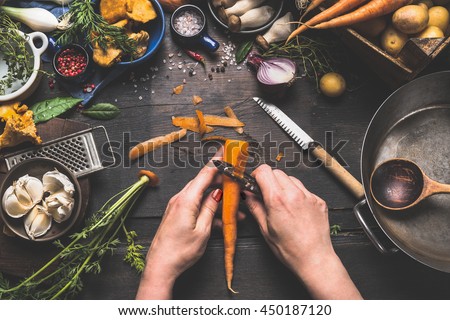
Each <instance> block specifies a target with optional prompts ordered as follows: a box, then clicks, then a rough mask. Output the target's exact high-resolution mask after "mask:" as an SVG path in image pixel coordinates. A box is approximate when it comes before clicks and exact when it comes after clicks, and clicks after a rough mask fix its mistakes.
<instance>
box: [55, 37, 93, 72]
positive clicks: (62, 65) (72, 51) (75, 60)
mask: <svg viewBox="0 0 450 320" xmlns="http://www.w3.org/2000/svg"><path fill="white" fill-rule="evenodd" d="M88 64H89V55H88V53H87V52H86V50H85V49H84V48H83V47H81V46H79V45H76V44H72V45H69V46H66V47H63V48H61V49H60V50H59V51H58V52H57V53H56V54H55V57H54V58H53V68H54V69H55V71H56V73H57V74H58V75H59V76H61V77H63V78H65V79H71V80H75V79H77V80H78V79H79V78H81V76H82V75H84V74H86V69H87V68H88ZM80 80H84V79H80Z"/></svg>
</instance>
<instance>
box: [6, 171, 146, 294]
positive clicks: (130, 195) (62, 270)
mask: <svg viewBox="0 0 450 320" xmlns="http://www.w3.org/2000/svg"><path fill="white" fill-rule="evenodd" d="M149 181H150V179H149V178H148V177H147V176H145V175H143V176H141V177H140V179H139V181H137V182H136V183H134V184H133V185H131V186H130V187H128V188H127V189H125V190H123V191H121V192H119V193H118V194H116V195H115V196H113V197H112V198H111V199H109V200H108V201H107V202H106V203H105V204H104V205H103V207H102V208H100V210H98V211H97V212H95V213H94V214H93V215H92V216H91V217H89V218H88V219H87V221H86V226H85V227H84V228H83V229H82V230H81V231H80V232H78V233H74V234H72V235H71V236H70V238H71V240H72V241H71V242H70V243H69V244H68V245H64V244H63V243H62V242H61V241H55V245H56V246H57V247H58V248H60V249H61V250H60V251H59V253H58V254H56V255H55V256H54V257H53V258H52V259H50V260H49V261H48V262H47V263H46V264H45V265H44V266H43V267H42V268H41V269H39V270H38V271H36V272H34V273H33V274H32V275H31V276H29V277H28V278H26V279H24V280H23V281H21V282H20V283H19V284H17V285H15V286H11V285H10V284H9V282H8V281H7V280H6V279H5V278H4V277H3V275H2V274H1V273H0V299H48V300H50V299H60V298H69V297H72V296H74V295H76V294H78V293H79V292H80V291H81V290H82V289H83V282H82V279H81V276H82V275H83V274H85V273H94V274H98V273H100V272H101V270H102V268H101V264H100V263H101V260H102V258H103V257H104V256H105V255H106V254H113V253H114V250H115V249H116V248H117V246H118V244H119V243H120V241H119V239H118V233H119V232H120V231H121V230H124V231H125V235H126V237H127V242H128V249H127V253H126V255H125V259H124V260H125V261H126V262H128V263H129V264H130V265H132V266H133V267H135V268H136V269H137V270H138V271H142V270H143V268H144V256H143V254H142V253H141V252H140V251H141V250H142V249H143V247H142V246H140V245H136V244H135V242H134V238H135V237H136V233H135V232H134V231H128V230H126V228H125V227H124V223H125V220H126V218H127V217H128V215H129V214H130V212H131V209H132V208H133V205H134V204H135V202H136V200H137V199H138V198H139V195H140V194H141V193H142V191H143V189H144V187H145V186H146V185H147V184H148V183H149ZM54 266H56V268H53V267H54ZM52 270H53V271H52Z"/></svg>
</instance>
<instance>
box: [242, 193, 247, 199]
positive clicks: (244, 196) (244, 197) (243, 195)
mask: <svg viewBox="0 0 450 320" xmlns="http://www.w3.org/2000/svg"><path fill="white" fill-rule="evenodd" d="M240 194H241V199H242V200H245V199H247V195H246V194H245V192H241V193H240Z"/></svg>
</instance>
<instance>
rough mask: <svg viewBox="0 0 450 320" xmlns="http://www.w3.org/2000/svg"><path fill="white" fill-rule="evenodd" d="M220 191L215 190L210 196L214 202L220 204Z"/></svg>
mask: <svg viewBox="0 0 450 320" xmlns="http://www.w3.org/2000/svg"><path fill="white" fill-rule="evenodd" d="M222 194H223V192H222V190H220V189H216V190H214V191H213V193H212V194H211V197H212V198H213V199H214V200H215V201H216V202H220V200H222Z"/></svg>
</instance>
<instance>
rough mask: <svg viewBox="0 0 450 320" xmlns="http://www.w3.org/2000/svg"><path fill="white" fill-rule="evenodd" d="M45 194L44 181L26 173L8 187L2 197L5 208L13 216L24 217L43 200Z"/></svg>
mask: <svg viewBox="0 0 450 320" xmlns="http://www.w3.org/2000/svg"><path fill="white" fill-rule="evenodd" d="M43 194H44V187H43V185H42V182H41V181H40V180H39V179H37V178H34V177H30V176H29V175H25V176H23V177H20V178H19V179H18V180H17V181H15V182H14V183H13V185H12V186H10V187H9V188H8V189H6V191H5V194H4V195H3V199H2V205H3V209H4V210H5V211H6V213H7V214H8V215H9V216H10V217H12V218H20V217H23V216H24V215H25V214H27V213H28V212H29V211H30V210H31V208H33V206H34V205H36V204H37V203H39V202H40V201H41V200H42V196H43Z"/></svg>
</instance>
